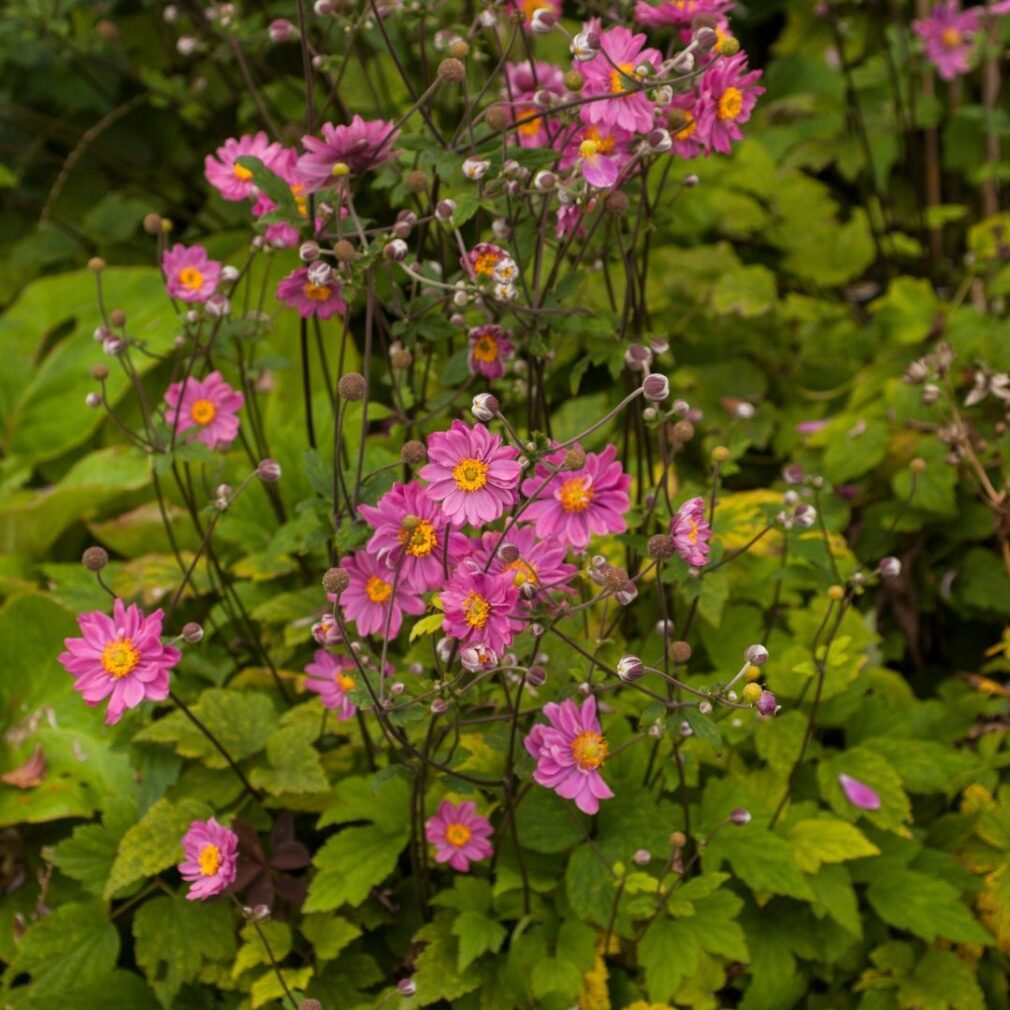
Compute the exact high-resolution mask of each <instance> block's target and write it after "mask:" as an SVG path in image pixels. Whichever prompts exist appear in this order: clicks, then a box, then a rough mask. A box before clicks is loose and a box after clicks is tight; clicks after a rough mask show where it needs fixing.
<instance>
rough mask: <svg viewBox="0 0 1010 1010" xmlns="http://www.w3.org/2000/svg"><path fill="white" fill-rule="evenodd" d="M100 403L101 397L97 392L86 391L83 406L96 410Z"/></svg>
mask: <svg viewBox="0 0 1010 1010" xmlns="http://www.w3.org/2000/svg"><path fill="white" fill-rule="evenodd" d="M101 405H102V397H101V396H100V395H99V394H98V393H88V395H87V396H86V397H84V406H85V407H89V408H90V409H91V410H97V409H98V408H99V407H100V406H101Z"/></svg>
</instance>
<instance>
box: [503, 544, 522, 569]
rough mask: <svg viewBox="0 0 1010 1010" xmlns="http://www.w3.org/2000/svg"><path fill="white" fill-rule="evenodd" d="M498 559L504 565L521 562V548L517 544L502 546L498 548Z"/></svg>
mask: <svg viewBox="0 0 1010 1010" xmlns="http://www.w3.org/2000/svg"><path fill="white" fill-rule="evenodd" d="M498 557H499V558H501V560H502V564H505V565H514V564H515V563H516V562H517V561H518V560H519V548H518V547H516V545H515V544H502V545H501V547H499V548H498Z"/></svg>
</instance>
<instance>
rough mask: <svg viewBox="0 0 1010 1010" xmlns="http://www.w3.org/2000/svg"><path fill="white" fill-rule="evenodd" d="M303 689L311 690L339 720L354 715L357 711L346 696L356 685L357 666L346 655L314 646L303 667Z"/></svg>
mask: <svg viewBox="0 0 1010 1010" xmlns="http://www.w3.org/2000/svg"><path fill="white" fill-rule="evenodd" d="M305 673H306V675H307V676H306V678H305V689H306V690H308V691H315V692H316V694H318V695H319V698H320V700H321V701H322V703H323V705H324V706H325V707H326V708H328V709H331V710H332V711H334V712H336V713H337V718H338V719H339V720H340V721H341V722H346V721H347V720H348V719H353V718H354V713H355V712H357V711H358V709H357V706H355V704H354V702H353V701H351V699H350V698H348V695H349V694H350V693H351V691H353V690H354V689H355V688H356V687H357V686H358V681H357V666H356V664H355V662H354V660H353V659H351V657H350V656H343V655H340V654H338V653H333V652H327V651H326V650H325V649H317V650H316V654H315V656H314V658H313V660H312V662H311V663H309V664H308V665H307V666H306V667H305Z"/></svg>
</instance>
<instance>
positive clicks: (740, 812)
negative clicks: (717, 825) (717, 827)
mask: <svg viewBox="0 0 1010 1010" xmlns="http://www.w3.org/2000/svg"><path fill="white" fill-rule="evenodd" d="M729 819H730V822H731V823H733V824H735V825H736V826H737V827H738V828H742V827H743V826H744V825H745V824H750V811H749V810H744V808H743V807H737V808H736V810H734V811H733V813H731V814H730V815H729Z"/></svg>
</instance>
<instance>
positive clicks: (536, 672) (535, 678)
mask: <svg viewBox="0 0 1010 1010" xmlns="http://www.w3.org/2000/svg"><path fill="white" fill-rule="evenodd" d="M526 683H527V684H529V685H530V687H542V686H543V685H544V684H545V683H547V671H546V670H545V669H544V668H543V667H542V666H531V667H530V668H529V669H528V670H527V671H526Z"/></svg>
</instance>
